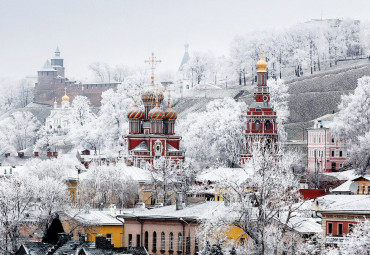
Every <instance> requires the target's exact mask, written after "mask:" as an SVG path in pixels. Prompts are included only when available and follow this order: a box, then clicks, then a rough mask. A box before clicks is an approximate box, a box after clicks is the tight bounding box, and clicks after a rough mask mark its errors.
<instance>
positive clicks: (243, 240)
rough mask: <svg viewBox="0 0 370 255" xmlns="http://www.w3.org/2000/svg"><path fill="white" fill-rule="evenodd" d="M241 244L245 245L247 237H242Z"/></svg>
mask: <svg viewBox="0 0 370 255" xmlns="http://www.w3.org/2000/svg"><path fill="white" fill-rule="evenodd" d="M240 245H242V246H243V245H245V238H240Z"/></svg>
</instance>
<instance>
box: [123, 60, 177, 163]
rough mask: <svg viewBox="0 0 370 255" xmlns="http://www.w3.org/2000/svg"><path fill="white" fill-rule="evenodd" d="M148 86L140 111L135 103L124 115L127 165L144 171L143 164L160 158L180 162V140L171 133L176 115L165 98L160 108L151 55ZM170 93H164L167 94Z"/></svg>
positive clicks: (169, 101) (143, 94)
mask: <svg viewBox="0 0 370 255" xmlns="http://www.w3.org/2000/svg"><path fill="white" fill-rule="evenodd" d="M150 62H151V64H152V76H151V85H150V86H148V87H147V88H146V89H145V90H144V92H143V93H142V95H141V100H142V103H143V106H144V109H143V110H142V109H141V108H139V107H138V106H137V104H136V100H135V104H134V107H133V108H132V109H131V110H130V111H129V112H128V113H127V118H128V120H129V135H127V136H126V142H127V145H128V152H129V157H128V159H127V160H128V162H129V163H131V164H133V165H135V166H137V167H141V168H144V167H145V166H146V163H150V164H153V165H154V167H155V163H156V160H158V159H160V158H161V157H164V158H165V159H168V160H170V162H171V164H172V163H173V164H175V163H179V162H181V161H182V160H183V159H184V153H183V151H181V150H180V140H181V137H180V136H178V135H176V134H175V123H176V119H177V113H176V111H175V110H174V109H172V108H171V99H170V96H168V105H167V108H166V109H163V108H164V107H163V105H162V103H163V99H164V95H163V92H162V91H159V90H158V88H156V86H155V83H154V68H155V64H156V63H157V62H160V61H157V60H155V57H154V55H153V56H152V59H151V61H150ZM169 94H170V92H168V95H169Z"/></svg>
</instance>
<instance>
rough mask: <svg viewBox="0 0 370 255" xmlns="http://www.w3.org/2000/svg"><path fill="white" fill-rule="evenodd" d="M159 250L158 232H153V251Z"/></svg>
mask: <svg viewBox="0 0 370 255" xmlns="http://www.w3.org/2000/svg"><path fill="white" fill-rule="evenodd" d="M156 250H157V232H153V251H154V252H155V251H156Z"/></svg>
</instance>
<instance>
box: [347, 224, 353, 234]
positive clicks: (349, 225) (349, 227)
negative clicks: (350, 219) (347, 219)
mask: <svg viewBox="0 0 370 255" xmlns="http://www.w3.org/2000/svg"><path fill="white" fill-rule="evenodd" d="M352 232H353V224H348V233H352Z"/></svg>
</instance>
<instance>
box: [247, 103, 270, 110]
mask: <svg viewBox="0 0 370 255" xmlns="http://www.w3.org/2000/svg"><path fill="white" fill-rule="evenodd" d="M250 108H272V105H271V104H270V103H269V102H253V103H251V104H250V105H249V109H250Z"/></svg>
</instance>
